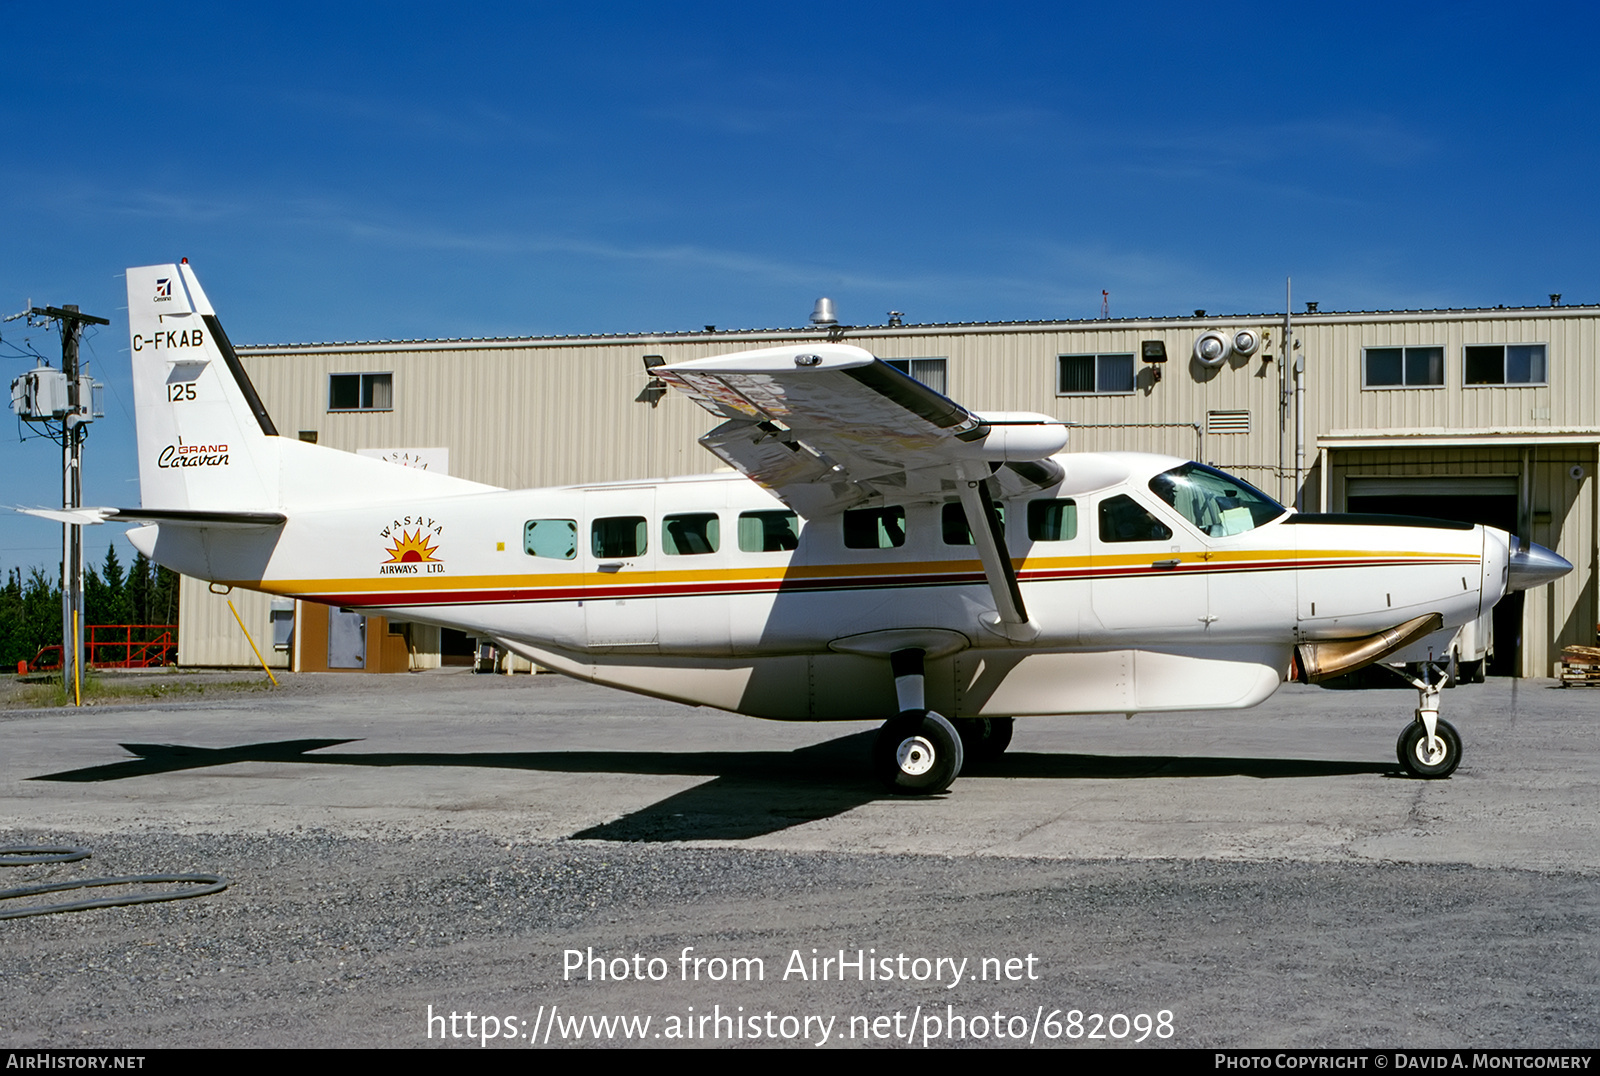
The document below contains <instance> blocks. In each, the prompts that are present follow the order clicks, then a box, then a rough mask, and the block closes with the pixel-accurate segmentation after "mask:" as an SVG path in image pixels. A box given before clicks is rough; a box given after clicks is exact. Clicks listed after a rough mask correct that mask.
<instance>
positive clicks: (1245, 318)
mask: <svg viewBox="0 0 1600 1076" xmlns="http://www.w3.org/2000/svg"><path fill="white" fill-rule="evenodd" d="M1596 313H1600V304H1572V305H1563V306H1494V307H1439V308H1433V309H1412V310H1343V311H1336V310H1319V311H1317V312H1316V313H1301V314H1295V315H1293V319H1294V323H1295V324H1296V325H1306V324H1331V323H1339V322H1371V321H1397V320H1404V321H1421V320H1445V321H1455V320H1466V319H1470V318H1483V317H1530V316H1533V317H1540V318H1553V317H1576V316H1583V315H1589V316H1593V315H1595V314H1596ZM1283 318H1284V315H1283V314H1282V313H1281V312H1280V313H1260V314H1205V315H1176V316H1168V317H1159V316H1154V315H1152V316H1149V317H1136V318H1077V319H1072V318H1056V319H1039V320H1035V321H944V322H919V323H913V324H905V325H887V324H880V325H846V326H836V327H833V329H832V330H830V329H829V328H821V327H816V326H802V327H795V328H787V329H784V328H770V329H712V330H705V329H700V330H669V331H665V332H638V333H588V334H576V333H575V334H571V335H564V336H498V337H487V336H486V337H477V336H474V337H450V338H437V339H413V340H353V341H340V342H332V341H330V342H321V343H287V344H286V343H277V344H238V345H236V347H237V349H238V350H239V351H240V352H245V353H249V354H253V355H272V354H287V353H305V352H332V351H412V350H417V351H432V350H451V351H459V350H466V349H469V348H482V347H495V346H498V347H519V348H520V347H570V346H574V345H579V346H583V345H604V344H619V343H621V344H646V345H647V344H657V343H660V344H665V343H689V342H695V341H711V340H715V341H719V342H732V341H741V340H750V341H759V340H815V339H826V338H827V337H828V336H829V333H830V331H840V330H842V334H843V335H844V336H846V337H849V336H855V337H858V338H859V337H862V336H873V337H893V336H934V335H943V334H949V333H968V332H979V331H985V332H1040V331H1050V330H1053V329H1055V330H1062V331H1067V330H1070V331H1074V332H1082V331H1084V330H1093V329H1098V328H1104V329H1133V328H1144V327H1149V328H1152V329H1154V328H1169V327H1185V326H1195V327H1200V326H1213V325H1232V324H1241V323H1244V324H1259V323H1261V322H1267V323H1269V324H1273V325H1276V324H1279V323H1280V322H1282V321H1283Z"/></svg>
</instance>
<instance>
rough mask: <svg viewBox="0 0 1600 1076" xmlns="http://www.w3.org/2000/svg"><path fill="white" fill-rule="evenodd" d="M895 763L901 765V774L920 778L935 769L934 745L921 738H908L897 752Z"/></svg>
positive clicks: (901, 742) (902, 742)
mask: <svg viewBox="0 0 1600 1076" xmlns="http://www.w3.org/2000/svg"><path fill="white" fill-rule="evenodd" d="M895 761H896V762H898V763H899V765H900V772H901V773H905V774H909V775H911V776H912V777H920V776H922V775H923V774H925V773H927V772H928V771H929V770H931V769H933V763H934V750H933V744H931V743H929V742H928V741H927V740H926V739H924V738H923V737H921V736H908V737H906V738H905V739H904V740H901V741H900V746H899V747H898V748H897V749H896V750H895Z"/></svg>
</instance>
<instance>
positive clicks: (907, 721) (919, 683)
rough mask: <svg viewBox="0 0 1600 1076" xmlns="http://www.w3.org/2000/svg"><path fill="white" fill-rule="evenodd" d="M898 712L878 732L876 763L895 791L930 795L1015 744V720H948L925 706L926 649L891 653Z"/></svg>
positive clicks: (876, 768) (874, 761) (882, 775)
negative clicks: (967, 768) (966, 768)
mask: <svg viewBox="0 0 1600 1076" xmlns="http://www.w3.org/2000/svg"><path fill="white" fill-rule="evenodd" d="M889 666H890V668H891V669H892V670H893V672H894V690H895V700H896V702H897V704H898V705H899V707H900V712H899V713H898V714H896V715H895V716H894V717H891V718H890V719H889V720H888V721H885V722H884V723H883V727H882V728H881V729H879V730H878V738H877V739H876V740H875V741H874V742H873V745H872V765H873V769H874V770H876V771H877V773H878V776H879V777H880V778H882V780H883V782H884V783H885V784H886V785H888V786H889V788H890V790H891V791H894V792H897V793H899V794H901V795H904V796H932V795H936V794H938V793H940V792H943V791H944V790H945V789H947V788H949V787H950V785H951V784H952V783H954V781H955V779H956V777H958V776H959V775H960V773H961V767H962V766H963V765H965V764H966V763H969V762H971V763H978V762H987V761H989V760H990V759H994V758H998V757H999V756H1000V754H1001V753H1002V752H1003V751H1005V749H1006V746H1007V745H1008V744H1010V743H1011V731H1012V724H1013V722H1012V719H1011V718H1009V717H981V718H970V719H963V720H958V721H955V722H952V721H950V720H949V719H948V718H946V717H944V716H943V715H942V714H937V713H934V712H933V711H932V710H930V709H928V708H927V705H926V699H925V696H924V692H923V651H921V650H897V651H895V652H894V653H893V654H891V655H890V656H889Z"/></svg>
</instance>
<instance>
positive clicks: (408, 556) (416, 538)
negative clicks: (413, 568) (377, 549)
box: [384, 527, 439, 564]
mask: <svg viewBox="0 0 1600 1076" xmlns="http://www.w3.org/2000/svg"><path fill="white" fill-rule="evenodd" d="M438 548H439V547H438V546H436V545H429V544H428V539H427V536H426V535H425V534H424V532H423V530H422V528H420V527H419V528H417V532H416V533H415V534H407V533H406V532H405V531H401V532H400V537H398V538H396V539H395V540H394V545H392V546H390V547H389V548H388V549H386V550H385V551H384V552H386V553H388V554H389V559H388V560H387V561H386V562H385V563H387V564H419V563H420V564H437V563H438V560H437V559H436V558H435V557H434V555H433V554H434V553H435V552H436V551H437V550H438Z"/></svg>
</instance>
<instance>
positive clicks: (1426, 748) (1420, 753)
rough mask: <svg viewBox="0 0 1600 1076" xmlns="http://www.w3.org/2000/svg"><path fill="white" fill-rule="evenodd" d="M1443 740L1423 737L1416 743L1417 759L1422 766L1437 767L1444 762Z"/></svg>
mask: <svg viewBox="0 0 1600 1076" xmlns="http://www.w3.org/2000/svg"><path fill="white" fill-rule="evenodd" d="M1444 756H1445V746H1444V740H1443V739H1442V738H1440V737H1438V736H1424V737H1423V738H1422V739H1420V740H1418V741H1417V758H1418V760H1420V761H1421V762H1422V764H1423V765H1424V766H1437V765H1438V764H1439V763H1440V762H1442V761H1443V760H1444Z"/></svg>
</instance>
